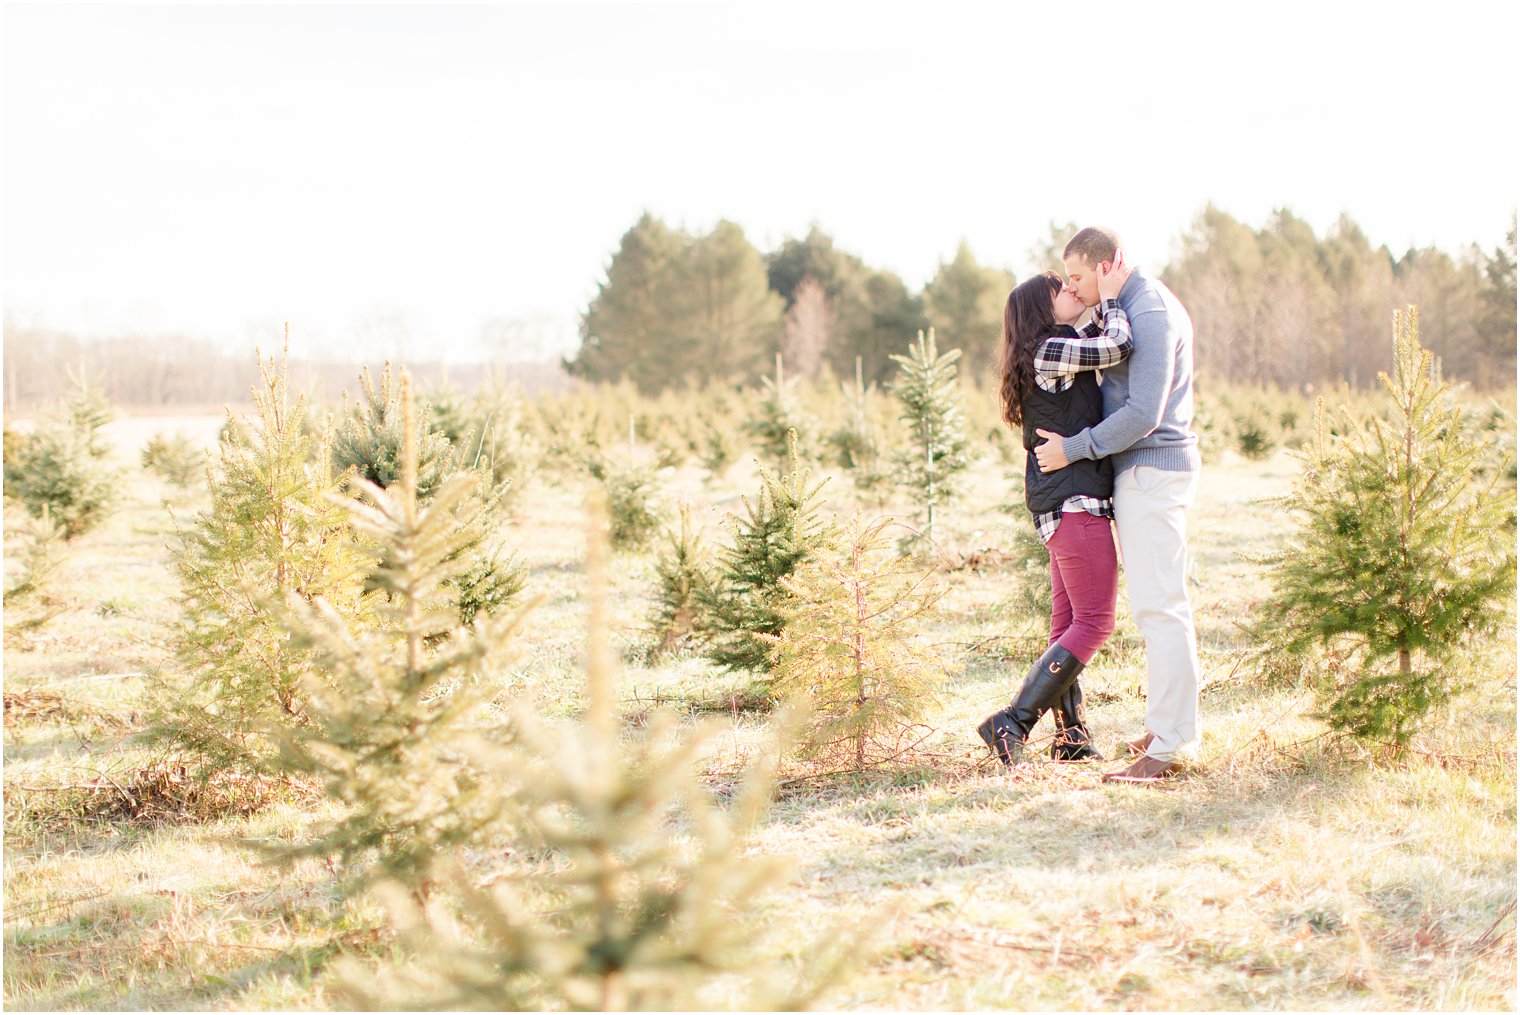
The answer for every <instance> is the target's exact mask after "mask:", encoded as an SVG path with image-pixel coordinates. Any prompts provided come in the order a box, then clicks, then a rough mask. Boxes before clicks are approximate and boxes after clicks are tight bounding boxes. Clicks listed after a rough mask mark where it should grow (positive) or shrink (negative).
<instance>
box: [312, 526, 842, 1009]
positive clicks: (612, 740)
mask: <svg viewBox="0 0 1520 1015" xmlns="http://www.w3.org/2000/svg"><path fill="white" fill-rule="evenodd" d="M599 514H600V512H596V511H594V512H593V517H594V518H596V516H597V515H599ZM597 520H598V521H600V524H602V525H604V524H605V521H604V520H601V519H597ZM604 541H605V537H604V536H603V535H602V534H601V533H600V532H594V533H593V536H592V541H591V546H590V548H589V552H588V561H587V564H588V571H589V574H590V579H591V594H590V597H589V598H590V605H591V618H590V621H591V622H590V645H589V652H588V663H587V698H588V702H587V708H586V713H585V716H584V718H583V719H582V720H581V721H578V722H573V723H566V724H559V725H552V724H550V723H548V722H546V721H545V720H544V719H543V718H542V717H541V716H539V715H537V714H535V713H534V712H533V711H532V710H531V709H530V708H529V707H528V706H527V705H526V703H518V705H517V706H516V707H515V708H514V710H513V716H512V725H513V729H514V731H515V734H516V736H515V739H514V740H513V742H512V743H511V744H508V745H504V746H499V747H488V746H480V747H477V748H476V750H475V751H474V752H473V753H474V754H475V757H476V758H478V759H479V764H480V767H481V769H482V771H484V772H487V773H489V778H490V780H491V781H492V782H493V783H497V784H501V785H506V786H510V787H512V791H513V803H514V806H515V808H516V810H517V812H518V813H519V814H520V817H519V818H518V824H517V828H518V834H519V837H520V839H521V840H522V841H524V842H528V843H532V844H534V846H535V847H536V848H535V850H534V853H535V854H536V855H537V856H538V857H542V859H533V860H531V861H528V862H523V861H517V862H514V863H512V865H511V867H510V869H509V870H507V871H506V872H503V873H502V874H500V875H498V876H497V877H495V878H494V879H493V882H494V883H492V884H491V885H490V886H489V887H477V886H476V885H475V884H474V883H473V878H472V876H471V875H470V874H469V873H467V872H465V871H463V870H458V869H457V868H456V870H455V872H454V873H452V874H451V875H450V876H448V877H446V878H442V879H440V887H442V886H445V885H446V886H449V887H451V889H452V892H453V894H454V895H455V898H454V899H450V900H445V899H444V898H442V897H441V896H440V897H437V898H435V899H434V900H432V902H433V904H432V905H427V906H421V905H419V904H418V902H417V900H416V899H415V897H414V896H412V895H411V894H410V893H407V892H405V891H404V890H397V889H395V888H392V889H391V890H389V891H386V892H385V896H384V897H385V901H386V903H387V907H388V908H389V910H390V912H391V913H392V914H393V916H394V917H395V919H396V920H397V922H398V923H399V924H400V927H401V930H402V934H401V944H402V946H403V948H404V949H405V952H406V958H405V960H404V962H403V963H400V964H397V965H393V966H388V967H386V968H383V969H382V970H380V971H379V975H378V976H377V975H376V971H375V970H373V969H371V968H368V967H365V966H363V965H360V964H359V963H358V962H356V961H353V960H348V961H346V962H345V964H344V966H343V967H342V968H341V976H342V981H343V986H344V992H345V994H346V995H347V998H348V999H349V1000H350V1001H352V1002H354V1003H356V1004H358V1005H359V1006H361V1007H363V1008H366V1009H372V1010H391V1009H394V1008H397V1007H402V1008H422V1009H433V1010H486V1011H514V1010H523V1011H533V1010H546V1009H556V1010H572V1011H576V1010H579V1011H586V1010H591V1011H642V1010H663V1011H683V1010H701V1009H706V1008H711V1007H713V1003H712V1002H713V1001H714V1000H715V996H714V995H712V994H708V993H704V988H711V987H713V986H721V987H723V988H726V989H728V990H732V989H733V988H734V987H735V986H737V985H742V987H743V992H742V995H741V999H740V1007H744V1008H759V1009H780V1008H793V1007H797V1006H800V1005H802V1004H804V1003H806V1002H807V1001H808V1000H810V999H811V998H812V997H814V996H815V995H816V994H817V993H818V992H819V990H820V989H821V987H822V986H824V985H826V983H827V982H828V980H829V979H830V977H831V976H832V975H833V974H834V973H835V972H837V970H838V968H839V967H840V965H841V964H842V963H841V962H840V961H839V960H838V959H836V960H835V961H834V962H833V964H832V965H831V966H824V965H823V964H822V963H818V962H816V961H815V962H813V963H810V966H811V967H812V968H811V969H810V970H809V972H811V973H812V974H813V975H812V976H811V977H809V978H808V979H807V980H806V981H804V982H800V983H799V982H797V981H796V980H795V979H794V977H793V976H792V975H789V972H788V971H787V970H784V969H781V968H776V967H774V966H771V965H769V964H759V963H757V961H756V959H755V954H754V953H755V951H756V949H755V943H756V940H755V939H756V937H757V933H756V932H757V930H758V926H757V923H756V921H755V920H754V919H753V918H752V917H750V916H749V915H748V912H747V911H750V910H752V909H753V908H754V907H755V906H756V904H757V903H758V902H759V901H760V898H761V897H762V895H763V893H764V892H766V891H767V890H769V889H770V888H772V887H773V886H775V885H777V884H779V883H780V881H781V879H782V878H783V877H784V875H785V873H786V869H787V866H788V865H787V864H785V863H784V862H782V861H780V860H778V859H775V858H769V857H763V856H756V855H753V854H752V853H751V852H750V851H749V848H748V846H749V842H750V836H751V832H752V830H753V828H754V826H755V824H756V823H757V821H758V819H759V818H760V816H761V815H762V813H763V810H764V807H765V805H766V804H767V803H768V802H769V799H770V795H771V792H772V788H773V786H774V773H775V766H776V764H777V761H778V759H779V755H780V754H781V751H782V750H783V748H784V745H785V741H786V739H787V737H788V735H789V734H788V729H789V727H790V725H791V724H790V722H789V721H788V720H787V719H786V718H785V717H783V718H782V719H781V720H778V724H777V726H778V729H777V732H775V733H773V734H772V736H771V738H770V742H769V743H766V744H763V745H762V747H761V749H760V751H759V752H758V753H757V755H756V759H755V761H754V762H753V763H752V765H751V766H750V769H749V771H748V772H747V773H746V775H745V777H744V778H743V780H742V782H741V783H740V785H739V786H738V787H737V792H736V793H735V794H734V798H735V799H734V803H733V804H732V805H730V807H729V808H728V809H726V810H725V809H724V808H721V807H720V806H719V805H718V804H717V803H716V802H715V801H714V800H713V797H712V795H711V792H710V791H709V790H708V788H707V787H706V786H704V785H703V783H702V780H701V778H700V776H699V773H698V768H697V766H698V764H699V762H700V761H701V759H702V758H703V756H704V749H705V747H706V745H707V744H708V743H709V742H710V740H711V738H712V736H713V735H714V734H715V733H716V732H717V727H716V725H715V724H711V725H708V726H705V727H703V728H701V729H699V730H698V731H697V732H696V733H695V734H693V735H680V734H679V733H678V732H677V730H676V722H675V719H674V718H673V717H672V716H670V715H666V714H657V715H656V716H655V717H653V719H652V721H651V722H650V723H649V725H648V726H647V728H646V729H645V731H643V732H642V734H641V735H640V736H639V737H638V738H637V739H630V738H628V737H627V735H626V734H624V733H622V732H621V731H620V730H619V729H618V723H617V715H616V703H615V689H614V680H613V655H612V649H611V645H610V642H609V633H608V630H609V628H608V608H607V599H608V594H607V587H608V582H607V550H606V548H605V543H604ZM545 853H546V854H547V856H545V855H544V854H545ZM456 912H457V914H458V915H457V916H456V915H454V914H455V913H456ZM825 951H832V952H833V954H834V955H836V956H838V955H842V954H843V951H842V950H840V949H838V948H837V947H836V948H835V949H826V950H825ZM724 981H726V982H724ZM734 981H738V983H737V984H736V983H735V982H734Z"/></svg>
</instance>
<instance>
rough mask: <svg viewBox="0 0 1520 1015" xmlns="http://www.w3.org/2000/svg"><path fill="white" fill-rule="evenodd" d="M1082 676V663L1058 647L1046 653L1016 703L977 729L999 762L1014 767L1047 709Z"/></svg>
mask: <svg viewBox="0 0 1520 1015" xmlns="http://www.w3.org/2000/svg"><path fill="white" fill-rule="evenodd" d="M1081 672H1082V660H1080V659H1078V658H1077V657H1076V656H1074V655H1072V654H1071V653H1070V652H1068V651H1066V650H1065V649H1064V648H1062V647H1061V646H1060V645H1059V644H1057V645H1052V646H1050V648H1048V649H1046V650H1045V654H1044V655H1042V656H1040V658H1039V660H1038V661H1037V662H1036V663H1035V664H1034V666H1032V667H1031V668H1030V670H1029V673H1028V675H1027V676H1025V677H1024V683H1023V686H1021V687H1020V688H1019V693H1018V694H1017V695H1015V696H1014V699H1013V703H1012V704H1010V705H1009V706H1008V707H1007V708H1005V709H1003V710H1002V711H1001V712H994V713H992V714H991V715H989V716H988V717H987V718H985V719H983V720H982V723H981V725H980V726H978V727H977V728H976V732H977V733H978V734H979V735H980V736H981V738H982V741H983V742H984V743H985V744H986V745H987V746H988V747H990V748H992V753H993V754H995V755H997V759H998V760H999V761H1001V762H1002V763H1003V764H1005V765H1013V764H1014V763H1016V762H1017V761H1018V760H1019V758H1020V757H1022V756H1023V754H1024V741H1026V740H1028V739H1029V731H1030V730H1032V729H1034V727H1035V724H1036V723H1038V722H1039V721H1040V716H1041V715H1043V714H1044V713H1045V710H1046V709H1048V708H1054V707H1055V706H1056V705H1057V704H1058V703H1059V702H1060V700H1061V695H1063V694H1065V693H1066V689H1067V688H1069V687H1070V686H1071V685H1072V682H1073V681H1074V680H1076V679H1077V675H1078V674H1079V673H1081Z"/></svg>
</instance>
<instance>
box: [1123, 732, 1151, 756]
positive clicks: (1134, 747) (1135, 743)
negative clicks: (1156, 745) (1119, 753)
mask: <svg viewBox="0 0 1520 1015" xmlns="http://www.w3.org/2000/svg"><path fill="white" fill-rule="evenodd" d="M1155 739H1156V734H1154V733H1147V734H1146V735H1145V736H1143V737H1141V738H1140V739H1138V740H1126V741H1124V743H1122V744H1120V745H1119V746H1120V747H1121V748H1123V749H1124V751H1125V752H1126V753H1127V754H1129V756H1130V757H1131V758H1138V757H1141V756H1143V755H1144V754H1145V752H1146V750H1147V749H1149V748H1150V746H1151V741H1152V740H1155Z"/></svg>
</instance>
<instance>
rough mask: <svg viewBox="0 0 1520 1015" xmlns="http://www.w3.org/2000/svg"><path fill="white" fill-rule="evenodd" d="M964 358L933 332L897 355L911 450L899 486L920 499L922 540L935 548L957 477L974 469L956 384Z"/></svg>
mask: <svg viewBox="0 0 1520 1015" xmlns="http://www.w3.org/2000/svg"><path fill="white" fill-rule="evenodd" d="M960 357H961V351H960V350H959V349H951V350H950V351H949V352H947V353H945V354H944V355H941V354H940V352H939V350H938V348H937V347H936V346H935V342H934V329H933V328H930V329H929V331H928V334H927V335H926V334H925V333H924V332H922V331H920V332H919V333H918V341H916V342H914V343H912V344H911V345H910V346H909V347H908V355H906V356H903V355H894V356H893V357H892V358H893V359H894V360H896V361H897V364H898V372H897V379H896V381H894V383H893V385H892V391H893V393H894V394H895V395H896V396H897V400H898V402H899V404H900V405H901V407H902V417H901V418H902V421H903V423H904V424H905V425H906V426H907V429H908V447H907V448H906V449H905V450H903V451H900V452H899V453H898V454H897V456H896V465H897V474H898V483H899V484H900V485H901V486H903V487H904V488H905V489H907V490H908V491H909V493H910V494H911V495H912V497H913V499H914V500H915V501H917V503H918V505H919V509H920V514H919V519H920V522H921V524H922V525H923V536H922V539H923V540H924V541H927V542H928V543H929V544H930V545H932V543H933V540H934V523H935V520H936V515H937V510H938V508H939V507H940V505H942V504H945V503H947V502H948V501H949V499H950V497H951V495H952V493H953V482H954V480H955V477H956V476H957V475H959V474H960V473H961V472H963V471H964V470H965V469H966V468H967V467H968V466H969V465H970V460H969V459H968V457H967V454H966V449H967V447H968V443H969V442H968V441H967V439H966V422H965V411H964V410H963V409H962V408H961V403H960V391H959V387H958V385H957V381H956V371H957V367H956V362H957V361H958V360H959V359H960ZM908 542H914V540H909V541H908Z"/></svg>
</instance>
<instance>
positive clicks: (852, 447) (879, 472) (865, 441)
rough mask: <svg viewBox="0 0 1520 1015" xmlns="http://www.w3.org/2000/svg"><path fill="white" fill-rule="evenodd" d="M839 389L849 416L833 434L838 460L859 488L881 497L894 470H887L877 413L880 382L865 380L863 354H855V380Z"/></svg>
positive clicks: (835, 458)
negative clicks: (878, 383)
mask: <svg viewBox="0 0 1520 1015" xmlns="http://www.w3.org/2000/svg"><path fill="white" fill-rule="evenodd" d="M839 391H840V393H841V394H842V395H843V396H844V403H845V418H844V422H843V424H842V425H841V426H840V427H839V428H838V429H836V430H835V431H834V432H833V433H831V434H830V435H829V439H828V442H829V447H830V448H832V449H833V451H834V462H835V464H837V465H839V466H840V467H841V468H844V469H848V470H849V471H850V475H851V476H852V477H853V479H854V481H855V488H856V489H857V490H859V491H861V492H862V493H865V494H868V495H877V496H878V497H879V496H880V495H881V494H882V493H883V492H884V491H885V489H886V487H887V485H888V483H889V481H890V480H891V473H890V472H889V471H888V469H887V461H886V455H885V454H884V453H883V448H882V445H883V443H884V441H883V438H882V435H881V428H880V427H879V426H878V425H877V422H876V414H875V412H874V409H875V402H876V398H877V394H876V385H875V384H871V385H869V386H868V385H867V384H866V383H865V377H864V374H863V372H862V368H861V359H860V357H859V356H857V357H855V383H854V384H849V383H847V382H844V381H841V382H840V384H839Z"/></svg>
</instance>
